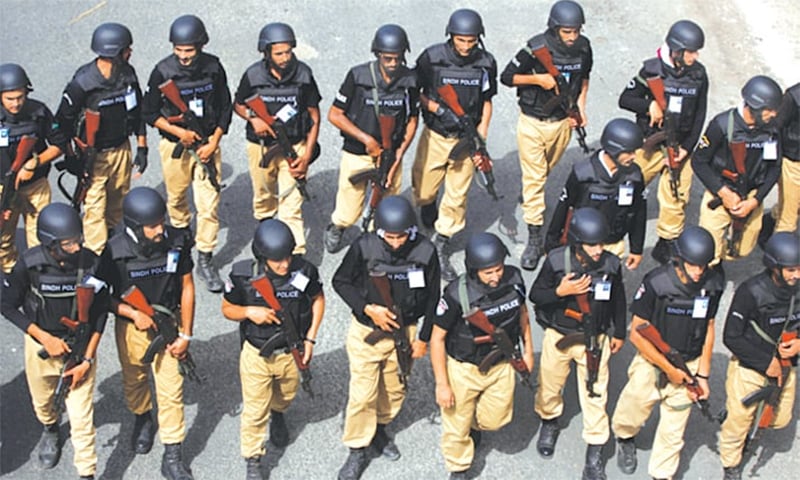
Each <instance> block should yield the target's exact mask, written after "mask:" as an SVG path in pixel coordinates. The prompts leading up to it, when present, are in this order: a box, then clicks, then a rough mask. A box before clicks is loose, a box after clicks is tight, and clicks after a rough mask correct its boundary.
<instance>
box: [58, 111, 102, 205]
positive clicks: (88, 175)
mask: <svg viewBox="0 0 800 480" xmlns="http://www.w3.org/2000/svg"><path fill="white" fill-rule="evenodd" d="M83 125H84V129H85V131H86V142H84V141H83V140H81V139H80V137H77V136H76V137H74V138H73V139H72V140H73V141H74V142H75V145H77V146H78V150H79V152H80V157H81V159H82V160H83V161H82V162H81V163H82V164H83V169H82V172H81V173H80V175H79V176H78V178H77V183H76V184H75V189H74V190H73V192H72V195H70V194H69V193H68V192H67V189H66V188H64V185H63V183H62V178H63V177H64V175H65V174H66V173H67V172H61V174H60V175H59V176H58V182H57V183H58V189H59V190H61V193H62V194H64V196H65V197H67V198H68V199H69V201H70V203H71V204H72V208H74V209H75V210H76V211H78V212H80V211H81V205H83V202H84V201H85V200H86V192H88V191H89V187H90V186H91V184H92V171H93V170H94V162H95V160H96V159H97V149H96V148H95V141H96V140H97V132H98V130H100V112H98V111H95V110H90V109H88V108H87V109H86V110H84V111H83Z"/></svg>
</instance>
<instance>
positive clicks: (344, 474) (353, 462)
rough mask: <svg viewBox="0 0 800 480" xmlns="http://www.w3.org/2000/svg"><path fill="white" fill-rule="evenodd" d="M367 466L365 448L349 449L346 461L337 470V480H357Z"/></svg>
mask: <svg viewBox="0 0 800 480" xmlns="http://www.w3.org/2000/svg"><path fill="white" fill-rule="evenodd" d="M368 464H369V456H368V453H367V448H366V447H365V448H351V449H350V455H349V456H348V457H347V461H346V462H344V465H342V468H341V470H339V480H358V479H359V478H361V474H362V473H364V470H365V469H366V468H367V465H368Z"/></svg>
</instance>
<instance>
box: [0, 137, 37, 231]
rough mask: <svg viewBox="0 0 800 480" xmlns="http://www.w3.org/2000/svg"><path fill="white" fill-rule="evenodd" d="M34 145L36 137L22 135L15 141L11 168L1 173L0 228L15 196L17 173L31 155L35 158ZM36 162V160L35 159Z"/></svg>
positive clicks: (12, 204)
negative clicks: (17, 141)
mask: <svg viewBox="0 0 800 480" xmlns="http://www.w3.org/2000/svg"><path fill="white" fill-rule="evenodd" d="M35 146H36V138H35V137H32V136H30V135H23V136H22V138H20V139H19V143H17V151H16V154H15V156H14V161H13V162H11V168H10V169H9V170H8V171H7V172H6V173H5V175H3V180H2V182H3V193H2V200H0V229H2V228H3V225H5V223H6V220H5V218H6V212H10V211H11V209H12V208H13V206H14V200H16V197H17V195H16V194H17V187H16V181H17V173H19V171H20V170H21V169H22V166H23V165H24V164H25V162H27V161H28V159H29V158H30V157H31V154H32V155H33V157H34V158H37V155H36V153H34V151H33V148H34V147H35ZM37 163H38V161H37Z"/></svg>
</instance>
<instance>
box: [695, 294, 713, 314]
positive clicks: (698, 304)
mask: <svg viewBox="0 0 800 480" xmlns="http://www.w3.org/2000/svg"><path fill="white" fill-rule="evenodd" d="M709 303H710V299H709V298H708V297H695V299H694V307H693V308H692V318H706V315H708V304H709Z"/></svg>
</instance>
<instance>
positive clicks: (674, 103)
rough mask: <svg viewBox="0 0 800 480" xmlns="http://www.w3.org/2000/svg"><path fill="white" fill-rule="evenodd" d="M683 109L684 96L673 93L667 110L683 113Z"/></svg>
mask: <svg viewBox="0 0 800 480" xmlns="http://www.w3.org/2000/svg"><path fill="white" fill-rule="evenodd" d="M682 109H683V97H681V96H678V95H672V96H670V97H669V104H668V105H667V111H668V112H670V113H681V110H682Z"/></svg>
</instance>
